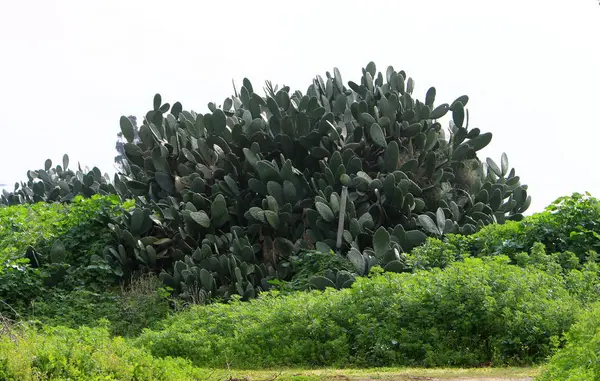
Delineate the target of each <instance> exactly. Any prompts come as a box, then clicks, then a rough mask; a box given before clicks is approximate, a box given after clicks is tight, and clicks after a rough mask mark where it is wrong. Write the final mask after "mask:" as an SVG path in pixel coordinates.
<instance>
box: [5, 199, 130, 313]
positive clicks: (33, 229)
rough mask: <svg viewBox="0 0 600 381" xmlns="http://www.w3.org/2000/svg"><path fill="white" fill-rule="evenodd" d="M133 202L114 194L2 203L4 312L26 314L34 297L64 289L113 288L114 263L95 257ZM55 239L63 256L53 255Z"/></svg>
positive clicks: (51, 294) (50, 294) (49, 297)
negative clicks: (64, 201)
mask: <svg viewBox="0 0 600 381" xmlns="http://www.w3.org/2000/svg"><path fill="white" fill-rule="evenodd" d="M130 207H131V203H130V202H126V203H123V204H122V203H121V202H120V200H119V197H118V196H114V195H113V196H94V197H92V198H89V199H84V198H82V197H76V198H75V199H74V200H73V202H72V203H70V204H58V203H36V204H31V205H30V204H24V205H15V206H10V207H3V208H0V299H1V300H2V301H3V302H4V303H0V312H1V313H5V314H11V313H12V312H13V310H15V311H19V312H22V313H24V312H25V310H26V309H28V308H30V305H31V303H32V302H34V301H40V300H41V301H43V300H49V299H52V298H55V297H58V298H60V297H62V296H63V295H64V293H65V292H70V291H73V290H88V291H91V292H95V293H100V292H103V291H105V290H107V288H111V287H114V285H115V284H116V280H117V279H116V278H115V277H114V276H113V274H112V270H111V268H110V266H108V264H106V263H104V264H103V263H94V262H93V261H92V257H93V256H94V255H98V256H100V255H102V250H103V249H104V247H105V246H106V245H107V243H108V242H110V241H111V240H112V239H113V238H112V236H111V234H110V230H109V228H108V224H109V222H110V221H111V219H112V218H113V217H114V216H116V215H118V214H119V213H121V212H122V210H123V208H130ZM57 241H60V243H61V246H62V247H64V253H65V255H64V256H62V257H61V258H56V257H54V258H53V257H52V256H51V251H52V247H53V245H54V244H55V243H56V242H57ZM54 294H59V295H58V296H55V295H54ZM7 305H10V306H11V308H8V307H7ZM13 317H14V316H13Z"/></svg>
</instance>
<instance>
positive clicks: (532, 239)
mask: <svg viewBox="0 0 600 381" xmlns="http://www.w3.org/2000/svg"><path fill="white" fill-rule="evenodd" d="M447 241H448V242H449V243H451V244H453V245H455V246H457V247H459V246H460V247H461V248H462V249H464V250H466V251H468V252H469V253H470V254H471V255H473V256H487V255H497V254H502V255H508V256H509V257H511V259H514V257H515V255H517V254H519V253H522V252H529V251H530V250H531V248H532V247H533V245H534V244H535V243H536V242H540V243H542V244H543V245H544V247H545V248H546V251H547V252H549V253H559V252H560V253H567V252H570V253H574V254H575V256H576V257H577V258H578V259H579V262H580V266H581V265H583V264H584V263H585V262H586V260H587V259H588V258H587V257H588V252H589V251H590V250H594V251H598V250H600V201H599V200H598V199H596V198H594V197H591V196H590V194H589V193H585V194H580V193H573V194H572V195H571V196H565V197H560V198H558V199H557V200H556V201H554V202H553V203H552V204H551V205H549V206H548V207H547V208H546V210H545V211H544V212H541V213H536V214H534V215H532V216H529V217H527V218H525V219H524V220H522V221H519V222H514V221H509V222H507V223H506V224H503V225H488V226H486V227H484V228H483V229H481V230H480V231H479V232H477V233H476V234H474V235H471V236H460V235H449V236H448V237H447Z"/></svg>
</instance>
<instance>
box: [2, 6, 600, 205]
mask: <svg viewBox="0 0 600 381" xmlns="http://www.w3.org/2000/svg"><path fill="white" fill-rule="evenodd" d="M0 4H1V5H2V7H1V8H0V105H1V106H2V108H3V110H4V111H3V112H4V117H3V118H2V120H1V121H0V136H1V138H0V139H1V140H0V183H8V184H13V183H14V182H15V181H23V180H26V175H25V174H26V171H27V170H28V169H37V168H41V167H43V164H44V160H45V159H47V158H50V159H52V160H53V162H54V163H55V164H58V163H60V161H61V158H62V155H63V153H68V154H69V156H70V157H71V163H72V165H74V166H76V164H77V161H80V162H81V163H82V165H87V166H89V167H90V168H91V167H92V166H94V165H95V166H98V167H99V168H100V169H101V170H102V171H103V172H109V173H111V174H112V173H113V172H114V169H113V158H114V156H115V154H116V153H115V151H114V144H115V140H116V134H117V132H119V117H120V116H121V115H130V114H133V115H136V116H138V118H141V117H142V116H143V115H144V114H145V113H146V111H147V110H149V109H150V108H151V106H152V98H153V96H154V94H155V93H157V92H159V93H161V95H162V96H163V101H167V102H170V103H171V104H173V103H174V102H175V101H180V102H182V104H183V107H184V109H188V110H189V109H193V110H196V111H198V112H205V111H206V110H207V106H206V105H207V103H208V102H209V101H214V102H216V103H217V104H221V103H222V101H223V99H225V97H227V96H230V95H231V94H232V92H233V90H232V86H231V80H232V79H235V81H236V83H238V84H239V83H241V80H242V79H243V78H244V77H245V76H247V77H248V78H250V80H251V81H252V83H253V84H254V87H255V88H260V89H262V86H263V83H264V80H265V79H270V80H271V81H273V83H276V84H280V85H282V84H285V85H289V86H291V87H292V89H293V90H295V89H299V90H301V91H302V92H305V91H306V89H307V87H308V85H309V84H310V81H311V80H312V78H313V77H314V76H315V75H316V74H321V75H322V76H324V74H325V71H327V70H329V71H330V72H332V70H333V67H338V68H339V69H340V71H341V73H342V77H343V79H344V82H346V83H347V82H348V81H349V80H354V81H356V82H358V81H359V80H360V75H361V68H362V67H365V66H366V64H367V63H368V62H369V61H371V60H372V61H374V62H375V63H376V64H377V69H378V71H382V72H383V73H385V68H386V67H387V66H388V65H393V66H394V68H395V69H396V70H400V69H403V70H405V71H406V72H407V74H408V75H409V76H412V77H413V78H414V80H415V83H416V87H415V93H416V95H417V98H419V99H421V100H424V98H425V92H426V91H427V89H428V88H429V86H435V87H436V89H437V94H438V95H437V99H436V103H438V104H439V103H444V102H448V103H450V102H452V101H453V100H454V99H455V98H456V97H458V96H460V95H462V94H467V95H469V97H470V101H469V105H468V108H469V112H470V116H471V124H470V127H479V128H480V129H481V130H482V131H483V132H488V131H489V132H492V133H493V134H494V138H493V140H492V143H491V144H490V145H489V146H488V147H487V148H486V149H484V150H483V151H482V154H480V157H481V158H483V159H485V157H487V156H490V157H492V158H493V159H495V160H496V161H497V162H499V159H500V154H501V153H502V152H503V151H504V152H506V153H507V154H508V157H509V159H510V162H511V165H514V166H515V168H516V170H517V174H518V175H520V176H521V179H522V180H523V182H524V183H527V184H528V185H529V189H530V194H531V195H532V197H533V203H532V206H531V208H530V210H529V212H536V211H540V210H542V209H543V208H544V207H545V206H546V205H548V204H549V203H550V202H551V201H553V200H554V199H556V198H557V197H559V196H562V195H566V194H570V193H571V192H575V191H578V192H584V191H586V190H587V191H590V192H591V193H592V194H593V195H595V196H597V197H600V170H598V169H596V165H597V163H599V162H600V160H599V159H598V154H599V152H600V149H599V147H598V145H599V143H600V123H599V121H598V113H599V112H600V50H599V47H600V5H599V4H598V1H597V0H568V1H567V0H561V1H559V0H504V1H483V0H478V1H477V0H472V1H467V0H452V1H448V0H419V1H417V0H412V1H407V0H395V1H392V0H389V1H383V0H370V1H350V0H346V1H341V0H338V1H324V0H321V1H314V0H303V1H294V2H286V1H267V0H255V1H247V0H246V1H243V0H242V1H238V0H230V1H227V2H218V1H212V2H205V1H164V0H163V1H149V0H136V1H133V0H127V1H125V0H103V1H81V0H78V1H51V0H38V1H9V0H0ZM9 189H12V185H9Z"/></svg>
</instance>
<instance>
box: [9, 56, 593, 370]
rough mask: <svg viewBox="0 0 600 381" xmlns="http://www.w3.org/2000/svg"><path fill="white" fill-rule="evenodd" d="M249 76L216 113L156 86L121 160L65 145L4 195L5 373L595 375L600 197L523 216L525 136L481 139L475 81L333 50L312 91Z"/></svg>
mask: <svg viewBox="0 0 600 381" xmlns="http://www.w3.org/2000/svg"><path fill="white" fill-rule="evenodd" d="M234 92H235V94H234V95H233V96H232V97H229V98H227V99H226V100H225V101H224V102H223V103H222V105H217V104H215V103H210V104H209V105H208V107H209V110H210V112H207V113H206V114H200V113H197V112H194V111H186V110H184V109H183V106H182V105H181V104H180V103H179V102H176V103H174V104H173V105H171V104H169V103H163V101H162V98H161V96H160V95H158V94H157V95H156V96H155V97H154V102H153V108H152V109H151V110H150V111H149V112H148V113H147V114H146V115H145V117H144V118H143V122H142V124H141V126H139V127H138V126H137V120H136V118H133V117H125V116H123V117H121V119H120V127H121V132H120V136H121V138H122V139H124V140H122V141H121V144H120V145H118V147H120V148H119V149H120V154H121V155H120V162H119V163H120V171H119V173H118V174H116V175H115V176H114V178H112V179H111V178H110V177H109V176H107V175H102V174H101V171H100V170H99V169H98V168H96V167H94V168H93V169H91V170H89V169H88V168H81V166H80V165H78V167H77V169H74V168H72V166H71V163H70V162H69V157H68V155H65V156H64V157H63V160H62V163H61V164H58V165H56V166H54V165H53V164H54V163H52V161H51V160H47V161H46V162H45V163H44V167H43V168H41V169H38V170H32V171H28V172H27V181H26V182H21V183H17V184H15V188H14V191H12V192H7V191H5V192H3V195H2V196H0V205H2V206H0V298H1V303H0V316H1V319H2V333H1V335H0V347H2V350H0V378H2V379H7V380H11V379H14V380H17V379H18V380H27V379H32V380H33V379H82V380H83V379H119V380H127V379H131V380H134V379H135V380H141V379H165V380H168V379H203V378H204V377H206V373H204V372H205V370H206V369H208V368H223V367H233V368H238V369H251V368H255V369H261V368H278V367H317V366H318V367H374V366H377V367H380V366H424V367H444V366H466V367H473V366H479V367H480V366H490V365H492V366H504V365H517V366H526V365H532V364H542V363H544V362H545V361H547V360H548V359H550V363H549V365H548V367H547V369H548V371H547V372H546V373H543V375H542V376H540V377H541V379H550V378H548V377H551V376H549V375H550V374H561V373H560V372H565V373H564V374H567V373H569V372H573V373H572V374H579V373H581V374H585V375H589V374H596V373H594V372H596V369H595V368H593V367H592V366H589V365H585V364H584V363H583V362H581V361H584V360H582V359H583V358H584V357H582V353H584V354H586V355H588V356H591V353H592V352H590V351H593V348H592V347H593V345H594V344H593V343H594V340H595V339H594V337H595V335H596V332H595V331H594V330H596V326H595V325H594V324H593V322H592V320H593V318H592V317H591V316H595V315H594V314H595V312H594V311H595V309H597V307H594V304H593V303H594V302H595V301H596V300H597V299H598V296H599V292H600V279H599V274H600V273H599V269H598V256H597V254H596V252H597V250H598V245H599V243H600V240H599V238H600V236H599V234H600V227H599V225H598V224H599V222H598V221H600V202H599V201H598V200H597V199H595V198H593V197H591V195H589V194H579V193H574V194H572V195H569V196H565V197H561V198H559V199H558V200H556V202H554V203H553V204H552V205H550V206H548V208H547V209H546V210H545V211H543V212H541V213H536V214H534V215H532V216H528V217H524V215H523V213H525V212H526V210H527V209H528V207H529V204H530V202H531V196H530V195H529V194H528V187H527V185H525V184H522V182H521V179H520V178H519V176H517V175H516V171H515V169H514V168H511V167H510V165H509V162H508V157H507V155H506V154H503V155H502V156H501V158H500V161H499V163H496V162H495V161H494V160H493V159H491V158H487V159H485V160H482V159H480V158H479V157H478V155H477V153H478V151H480V150H481V149H483V148H484V147H486V146H487V145H488V144H490V142H491V139H492V134H491V133H484V132H482V131H481V130H480V129H479V128H476V127H470V126H469V123H470V122H469V118H468V111H467V109H466V108H465V106H466V105H467V103H468V100H469V98H468V96H461V97H459V98H457V99H456V100H454V101H453V102H449V103H438V104H436V90H435V88H433V87H432V88H430V89H428V90H427V92H426V94H425V98H424V100H422V101H421V100H419V99H417V98H416V97H414V95H413V92H414V80H413V79H412V78H410V77H407V75H406V73H405V72H404V71H402V70H400V71H396V70H395V69H394V68H393V67H391V66H390V67H388V68H387V70H386V71H385V73H381V72H377V70H376V66H375V64H374V63H372V62H371V63H369V64H368V65H367V66H366V67H365V68H363V71H362V77H361V78H360V81H358V82H353V81H349V82H348V83H347V86H346V85H345V84H344V82H343V81H342V77H341V74H340V73H339V71H338V70H337V69H335V70H334V71H333V74H331V73H329V72H328V73H327V74H326V77H325V78H322V77H321V76H317V77H316V78H315V80H314V82H313V83H312V84H311V85H310V86H309V88H308V90H307V92H306V94H303V93H301V92H299V91H293V92H292V91H291V89H290V88H289V87H287V86H284V87H282V88H278V87H277V86H273V85H272V84H271V83H270V82H267V84H266V87H265V89H264V92H265V95H266V96H262V95H258V94H257V93H256V92H255V90H254V88H253V86H252V84H251V83H250V81H249V80H247V79H244V80H243V83H242V86H241V88H240V90H239V91H238V90H237V89H235V90H234ZM447 117H449V118H450V128H449V129H448V131H445V130H444V129H443V128H442V127H441V124H440V122H439V120H440V119H443V118H447ZM590 346H591V347H590ZM580 347H583V348H588V349H585V350H584V349H582V350H581V351H580V352H577V351H578V350H579V349H576V348H580ZM586 351H587V352H586ZM577 372H579V373H577ZM586 372H588V373H586ZM94 377H95V378H94ZM544 377H545V378H544ZM573 377H575V376H573ZM574 379H575V378H574Z"/></svg>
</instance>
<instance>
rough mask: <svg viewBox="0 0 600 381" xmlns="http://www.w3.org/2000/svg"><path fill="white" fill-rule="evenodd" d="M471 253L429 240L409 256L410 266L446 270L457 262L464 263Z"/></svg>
mask: <svg viewBox="0 0 600 381" xmlns="http://www.w3.org/2000/svg"><path fill="white" fill-rule="evenodd" d="M468 256H469V253H467V252H465V251H461V250H460V249H458V248H457V247H456V246H454V245H452V244H449V243H447V242H443V241H441V240H439V239H437V238H428V239H427V241H426V242H425V243H424V244H423V245H421V246H419V247H415V248H414V249H413V250H412V251H411V252H410V254H409V255H408V263H409V266H410V267H411V268H413V269H426V270H430V269H433V268H445V267H446V266H448V265H450V264H451V263H452V262H455V261H462V260H464V258H465V257H468Z"/></svg>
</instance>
